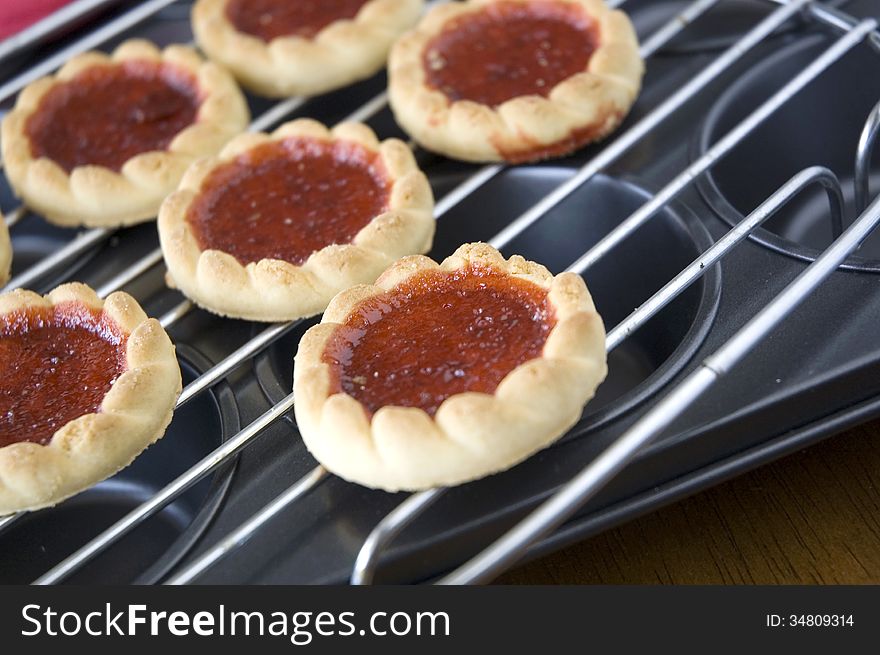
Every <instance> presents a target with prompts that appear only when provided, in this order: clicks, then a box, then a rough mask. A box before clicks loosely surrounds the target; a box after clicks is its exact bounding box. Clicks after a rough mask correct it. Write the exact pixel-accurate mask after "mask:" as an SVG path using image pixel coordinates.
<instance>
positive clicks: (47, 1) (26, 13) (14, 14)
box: [0, 0, 71, 40]
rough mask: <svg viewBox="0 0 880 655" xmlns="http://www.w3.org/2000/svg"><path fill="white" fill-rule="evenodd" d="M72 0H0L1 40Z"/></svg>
mask: <svg viewBox="0 0 880 655" xmlns="http://www.w3.org/2000/svg"><path fill="white" fill-rule="evenodd" d="M70 1H71V0H0V40H2V39H5V38H6V37H7V36H11V35H12V34H15V33H16V32H20V31H21V30H23V29H24V28H26V27H28V26H29V25H33V24H34V23H36V22H37V21H39V20H40V19H42V18H45V17H46V16H48V15H49V14H51V13H52V12H53V11H55V10H56V9H58V8H59V7H63V6H64V5H66V4H68V3H69V2H70Z"/></svg>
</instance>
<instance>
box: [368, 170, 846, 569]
mask: <svg viewBox="0 0 880 655" xmlns="http://www.w3.org/2000/svg"><path fill="white" fill-rule="evenodd" d="M813 184H820V185H821V186H822V187H823V188H824V189H825V190H826V192H827V194H828V202H829V205H830V211H831V214H832V215H836V216H842V215H843V212H844V200H843V191H842V189H841V187H840V182H839V181H838V179H837V176H835V175H834V173H832V172H831V171H830V170H828V169H826V168H823V167H820V166H816V167H812V168H808V169H806V170H804V171H801V172H800V173H798V174H797V175H795V176H794V177H793V178H792V179H791V180H790V181H788V182H787V183H786V184H785V185H783V186H782V187H781V188H780V189H779V190H778V191H776V192H775V193H774V194H773V195H771V196H770V197H769V198H768V199H767V200H766V201H765V202H764V203H762V204H761V206H760V207H758V208H757V209H756V210H755V211H754V212H752V213H751V214H750V215H749V216H748V217H746V218H745V219H743V220H742V221H741V222H740V223H739V224H738V225H737V226H736V227H735V228H733V229H731V230H730V231H729V232H728V233H727V234H726V235H725V236H724V237H723V238H721V239H720V240H718V241H717V242H716V243H715V244H714V245H713V246H712V247H711V248H709V249H708V250H707V251H706V252H705V253H703V254H702V255H701V256H700V257H698V258H697V259H696V260H694V261H693V262H692V263H691V264H690V265H689V266H687V267H686V268H685V269H684V270H682V271H681V272H680V273H679V274H678V275H677V276H676V277H675V278H673V279H672V280H671V281H670V282H669V283H667V284H666V285H665V286H664V287H663V288H662V289H660V290H659V291H658V292H657V293H655V294H654V295H653V296H651V298H650V299H648V300H647V301H646V302H645V303H643V304H642V305H641V306H640V307H639V308H638V309H636V310H635V311H634V312H633V313H632V314H630V315H629V316H628V317H627V318H625V319H624V320H623V321H621V322H620V323H619V324H618V325H617V326H616V327H615V328H614V329H613V330H611V331H610V332H609V333H608V336H607V337H606V339H605V348H606V350H607V352H609V353H610V352H611V351H613V350H614V349H615V348H617V347H618V346H619V345H620V344H621V343H623V341H624V340H626V338H627V337H628V336H629V335H631V334H632V333H633V332H635V331H636V330H637V329H638V328H640V327H642V326H643V325H644V324H645V323H647V322H648V321H649V320H650V319H651V318H653V317H654V316H655V315H656V314H657V313H658V312H659V311H660V310H661V309H663V308H664V307H666V306H667V305H668V304H669V303H670V302H672V301H673V300H674V299H675V298H677V297H678V296H679V294H681V293H682V292H683V291H684V290H685V289H687V288H688V287H689V286H690V285H691V284H693V283H694V282H695V281H696V280H698V279H699V278H700V277H702V276H703V274H704V273H705V272H706V271H707V270H709V268H710V267H711V266H712V265H713V264H715V263H717V262H718V261H720V260H721V258H722V257H724V256H725V255H726V254H727V253H729V252H730V251H731V250H732V249H733V248H734V247H735V246H736V245H737V244H739V243H740V242H741V241H742V240H743V239H745V238H746V237H747V236H748V235H749V234H750V233H751V232H752V231H753V230H754V229H755V228H756V227H758V226H759V225H761V224H762V223H764V222H765V221H766V220H767V219H769V218H770V217H771V216H773V215H774V214H775V213H776V212H777V211H779V209H780V208H781V207H783V206H784V205H785V204H787V203H788V202H789V201H790V200H791V199H792V198H794V197H795V196H796V195H797V194H798V193H800V191H802V190H803V189H804V188H806V187H808V186H810V185H813ZM569 270H570V269H569ZM445 491H446V489H443V488H438V489H430V490H428V491H422V492H420V493H416V494H413V495H412V496H410V497H409V498H408V499H407V500H405V501H404V502H403V503H401V504H400V505H399V506H398V507H397V508H396V509H395V510H394V511H392V512H391V513H390V514H388V516H386V517H385V518H384V519H382V521H380V522H379V524H378V525H377V526H376V527H375V528H374V529H373V531H372V532H371V533H370V534H369V536H368V537H367V539H366V540H365V541H364V545H363V547H362V548H361V550H360V552H359V553H358V556H357V559H356V561H355V565H354V569H353V571H352V575H351V583H352V584H356V585H365V584H371V583H372V581H373V579H374V577H375V574H376V569H377V568H378V565H379V556H380V555H381V553H382V551H383V550H384V549H385V548H387V547H388V545H389V544H390V543H391V542H392V541H393V540H394V539H395V538H396V537H397V535H398V534H400V533H401V531H403V530H404V529H405V528H406V527H407V526H408V525H409V524H410V523H412V522H413V521H414V520H415V519H416V518H418V516H419V515H421V514H422V512H424V511H425V510H426V509H427V508H428V507H429V506H430V505H432V504H433V503H434V502H435V501H436V500H437V499H438V498H439V497H440V496H441V495H442V494H443V493H444V492H445Z"/></svg>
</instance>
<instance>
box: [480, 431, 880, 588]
mask: <svg viewBox="0 0 880 655" xmlns="http://www.w3.org/2000/svg"><path fill="white" fill-rule="evenodd" d="M497 582H498V583H506V584H654V583H674V584H713V583H723V584H743V583H745V584H753V583H754V584H816V583H821V584H863V583H873V584H878V583H880V421H876V422H873V423H868V424H865V425H863V426H860V427H858V428H855V429H852V430H850V431H848V432H845V433H843V434H840V435H837V436H834V437H831V438H830V439H827V440H825V441H823V442H822V443H819V444H817V445H815V446H813V447H811V448H809V449H807V450H803V451H800V452H798V453H796V454H794V455H790V456H789V457H786V458H784V459H781V460H779V461H777V462H774V463H772V464H768V465H767V466H764V467H762V468H759V469H757V470H755V471H752V472H751V473H748V474H746V475H743V476H741V477H739V478H736V479H734V480H731V481H729V482H726V483H724V484H722V485H719V486H717V487H714V488H712V489H709V490H707V491H705V492H703V493H700V494H698V495H696V496H692V497H690V498H688V499H685V500H683V501H681V502H678V503H675V504H673V505H670V506H668V507H665V508H662V509H660V510H658V511H657V512H654V513H653V514H649V515H646V516H644V517H642V518H640V519H636V520H634V521H632V522H631V523H628V524H626V525H623V526H621V527H619V528H617V529H614V530H610V531H608V532H605V533H603V534H601V535H598V536H596V537H593V538H592V539H589V540H587V541H584V542H581V543H579V544H576V545H574V546H571V547H569V548H567V549H565V550H562V551H559V552H557V553H554V554H552V555H549V556H547V557H545V558H542V559H540V560H536V561H534V562H530V563H528V564H526V565H524V566H522V567H520V568H517V569H514V570H512V571H510V572H508V573H507V574H505V575H504V576H502V577H501V578H500V579H499V580H498V581H497Z"/></svg>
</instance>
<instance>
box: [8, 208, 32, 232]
mask: <svg viewBox="0 0 880 655" xmlns="http://www.w3.org/2000/svg"><path fill="white" fill-rule="evenodd" d="M27 213H28V210H27V209H26V208H25V206H24V205H19V206H18V207H16V208H15V209H13V210H12V211H11V212H9V213H8V214H6V216H4V217H3V220H4V221H5V222H6V227H12V226H13V225H15V224H16V223H18V222H19V221H21V219H23V218H24V217H25V216H27Z"/></svg>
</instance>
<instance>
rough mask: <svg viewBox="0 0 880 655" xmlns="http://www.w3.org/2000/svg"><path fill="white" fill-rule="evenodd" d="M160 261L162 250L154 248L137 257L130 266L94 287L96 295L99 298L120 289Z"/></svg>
mask: <svg viewBox="0 0 880 655" xmlns="http://www.w3.org/2000/svg"><path fill="white" fill-rule="evenodd" d="M161 261H162V251H161V250H159V249H156V250H154V251H153V252H151V253H150V254H148V255H147V256H146V257H144V258H143V259H139V260H138V261H137V262H135V263H134V264H133V265H132V266H129V267H128V268H127V269H125V270H124V271H121V272H120V273H118V274H117V275H114V276H113V277H112V278H110V279H109V280H107V281H106V282H105V283H104V284H102V285H101V286H100V287H98V288H97V289H95V293H97V294H98V296H100V297H101V298H106V297H107V296H109V295H110V294H111V293H113V292H114V291H117V290H119V289H122V288H123V287H124V286H126V285H127V284H129V283H130V282H132V281H133V280H135V279H137V278H138V277H140V276H141V275H142V274H144V273H146V272H147V271H148V270H150V269H151V268H153V266H155V265H156V264H158V263H159V262H161Z"/></svg>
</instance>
